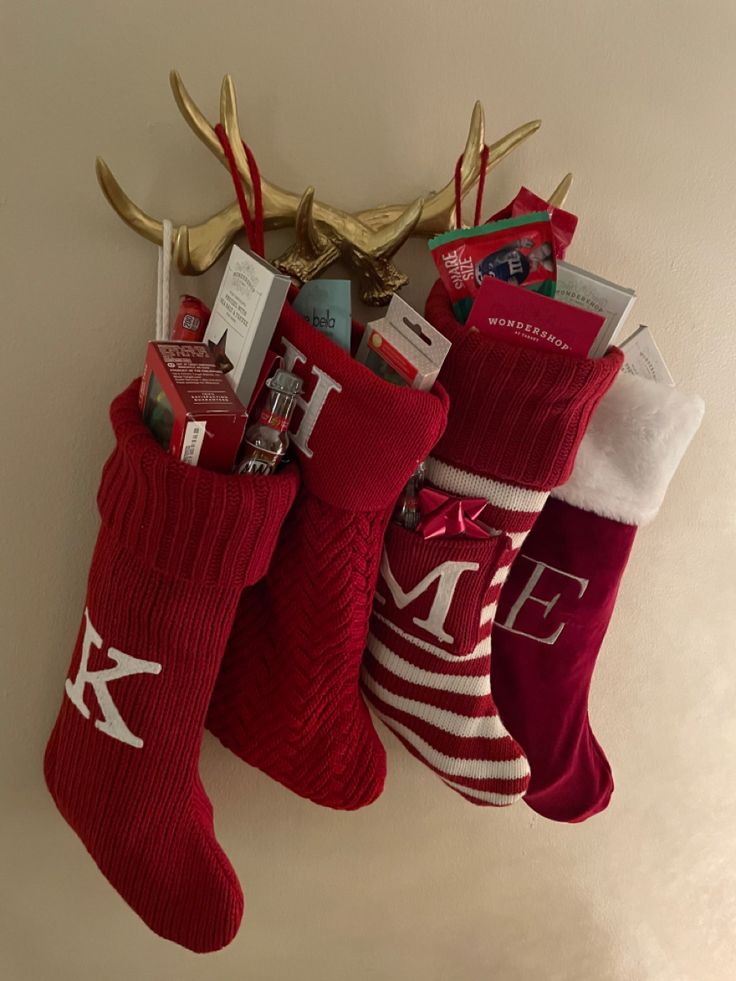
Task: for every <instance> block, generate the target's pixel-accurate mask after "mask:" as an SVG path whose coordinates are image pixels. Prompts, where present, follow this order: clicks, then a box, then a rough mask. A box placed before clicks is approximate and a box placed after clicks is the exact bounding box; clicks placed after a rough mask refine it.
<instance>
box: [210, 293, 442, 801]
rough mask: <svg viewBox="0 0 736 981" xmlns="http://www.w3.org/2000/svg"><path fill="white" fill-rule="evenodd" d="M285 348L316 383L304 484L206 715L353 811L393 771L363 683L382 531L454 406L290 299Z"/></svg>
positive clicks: (245, 611)
mask: <svg viewBox="0 0 736 981" xmlns="http://www.w3.org/2000/svg"><path fill="white" fill-rule="evenodd" d="M277 346H278V347H280V349H281V350H282V351H283V353H284V355H285V363H286V366H287V367H288V368H290V369H293V370H294V371H295V372H297V373H298V374H299V375H300V376H301V377H302V378H303V380H304V385H305V392H304V398H303V399H302V400H301V405H300V409H299V410H297V414H296V415H295V419H294V424H293V426H292V430H293V432H292V447H293V450H294V453H295V454H296V456H297V457H298V459H299V464H300V467H301V471H302V489H301V491H300V494H299V496H298V498H297V501H296V503H295V505H294V508H293V509H292V511H291V513H290V515H289V517H288V519H287V521H286V522H285V524H284V529H283V533H282V535H281V538H280V540H279V544H278V547H277V549H276V553H275V555H274V559H273V562H272V564H271V568H270V570H269V574H268V576H267V578H266V580H265V581H264V582H263V583H261V584H259V586H257V587H255V588H254V589H249V590H246V592H245V593H244V595H243V599H242V601H241V604H240V608H239V610H238V617H237V621H236V625H235V628H234V630H233V634H232V637H231V640H230V644H229V646H228V651H227V654H226V656H225V660H224V662H223V665H222V670H221V673H220V677H219V679H218V682H217V686H216V689H215V693H214V695H213V699H212V705H211V707H210V712H209V716H208V720H207V725H208V728H209V729H210V730H211V731H212V732H213V733H214V734H215V735H216V736H218V737H219V738H220V739H221V740H222V742H223V743H224V744H225V745H226V746H228V747H229V748H230V749H231V750H232V751H233V752H234V753H236V754H237V755H238V756H240V757H241V758H242V759H244V760H245V761H246V762H248V763H251V764H252V765H253V766H257V767H259V768H260V769H261V770H263V771H264V772H265V773H267V774H269V776H271V777H273V778H274V779H275V780H279V781H280V782H281V783H283V784H284V785H285V786H286V787H288V788H290V789H291V790H293V791H295V792H296V793H298V794H300V795H302V796H304V797H308V798H310V799H311V800H313V801H315V802H317V803H319V804H324V805H326V806H329V807H336V808H345V809H352V808H357V807H361V806H363V805H365V804H369V803H370V802H371V801H373V800H374V799H375V798H376V797H377V796H378V795H379V794H380V792H381V790H382V789H383V783H384V779H385V774H386V761H385V754H384V750H383V746H382V745H381V743H380V741H379V739H378V736H377V735H376V732H375V730H374V728H373V724H372V722H371V719H370V716H369V713H368V710H367V708H366V706H365V703H364V702H363V699H362V697H361V695H360V691H359V686H358V678H359V671H360V659H361V656H362V652H363V647H364V645H365V638H366V633H367V630H368V617H369V614H370V609H371V603H372V599H373V592H374V589H375V584H376V579H377V576H378V565H379V560H380V556H381V547H382V541H383V535H384V531H385V528H386V523H387V521H388V519H389V516H390V514H391V511H392V509H393V507H394V505H395V503H396V500H397V498H398V497H399V494H400V492H401V490H402V488H403V486H404V484H405V483H406V481H407V480H408V478H409V476H410V475H411V473H412V472H413V471H414V469H415V468H416V465H417V463H418V462H419V461H420V460H422V459H423V458H424V457H425V456H426V455H427V453H429V451H430V449H431V447H432V446H433V445H434V443H435V442H436V441H437V439H438V438H439V436H440V433H441V432H442V429H443V427H444V424H445V418H446V402H445V399H444V396H443V395H440V396H439V397H438V396H437V395H435V394H431V393H426V392H418V391H414V390H412V389H409V388H401V387H397V386H395V385H390V384H388V383H387V382H384V381H382V380H381V379H379V378H377V377H376V376H375V375H373V374H371V372H369V371H368V369H367V368H365V367H364V366H363V365H362V364H359V363H358V362H356V361H355V360H353V359H352V358H350V357H349V356H348V355H347V354H346V353H345V352H344V351H342V350H341V349H340V348H339V347H338V346H337V345H335V344H334V343H333V342H332V341H330V340H329V339H328V338H325V337H323V336H322V335H321V334H319V333H318V332H317V331H316V330H315V329H314V328H313V327H312V326H311V325H310V324H308V323H307V322H306V321H304V320H302V318H301V317H299V316H298V315H297V314H296V313H295V312H294V311H293V309H292V308H291V307H290V306H288V304H287V305H286V306H285V307H284V310H283V313H282V317H281V321H280V324H279V327H278V328H277ZM254 638H255V639H256V643H255V646H254V643H253V639H254Z"/></svg>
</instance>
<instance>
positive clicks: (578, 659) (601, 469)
mask: <svg viewBox="0 0 736 981" xmlns="http://www.w3.org/2000/svg"><path fill="white" fill-rule="evenodd" d="M702 414H703V403H702V401H701V399H700V398H698V397H697V396H690V395H685V394H684V393H682V392H679V391H677V390H676V389H673V388H668V387H666V386H665V385H657V384H655V383H654V382H651V381H649V380H648V379H644V378H636V377H632V376H630V375H625V374H621V375H620V376H619V377H618V378H617V380H616V382H615V383H614V385H613V387H612V388H611V390H610V392H608V393H607V395H606V396H605V397H604V399H603V401H602V402H601V404H600V406H599V408H598V410H597V412H596V414H595V416H594V417H593V420H592V422H591V424H590V428H589V429H588V432H587V433H586V435H585V438H584V439H583V442H582V444H581V446H580V452H579V453H578V457H577V461H576V463H575V469H574V470H573V473H572V477H571V478H570V480H569V481H567V483H566V484H564V485H563V486H562V487H559V488H558V489H557V490H556V491H555V492H554V494H553V497H552V499H550V500H549V501H548V502H547V504H546V505H545V507H544V510H543V511H542V514H541V515H540V517H539V520H538V521H537V523H536V524H535V526H534V528H533V529H532V532H531V534H530V535H529V537H528V538H527V540H526V542H525V543H524V548H523V550H522V553H521V555H520V556H519V557H518V558H517V559H516V561H515V562H514V565H513V568H512V570H511V574H510V576H509V579H508V581H507V583H506V585H505V586H504V589H503V593H502V596H501V602H500V605H499V616H498V619H497V621H496V624H495V626H494V628H493V691H494V693H495V696H496V702H497V704H498V708H499V711H500V712H501V715H502V716H503V720H504V723H505V724H506V725H507V726H508V728H509V730H510V731H511V732H512V733H513V734H514V736H515V738H516V739H518V740H519V742H520V743H521V745H522V746H523V747H524V750H525V752H526V754H527V757H528V758H529V765H530V766H531V771H532V776H531V782H530V784H529V790H528V791H527V794H526V797H525V801H526V803H527V804H528V805H529V806H530V807H532V808H533V809H534V810H535V811H537V812H539V813H540V814H542V815H543V816H544V817H547V818H551V819H553V820H555V821H583V820H585V819H586V818H588V817H591V816H592V815H593V814H597V813H598V812H599V811H602V810H603V809H604V808H605V807H606V805H607V804H608V801H609V799H610V797H611V793H612V791H613V778H612V776H611V768H610V767H609V765H608V760H607V759H606V756H605V754H604V752H603V750H602V749H601V747H600V745H599V743H598V741H597V740H596V738H595V736H594V735H593V732H592V730H591V727H590V722H589V719H588V691H589V689H590V683H591V679H592V676H593V669H594V668H595V664H596V660H597V657H598V652H599V650H600V647H601V644H602V642H603V638H604V637H605V634H606V630H607V629H608V624H609V621H610V619H611V615H612V613H613V609H614V604H615V602H616V596H617V593H618V588H619V584H620V582H621V577H622V576H623V574H624V571H625V569H626V564H627V562H628V559H629V553H630V551H631V547H632V545H633V543H634V538H635V536H636V531H637V527H638V526H639V525H642V524H646V523H648V522H649V521H651V520H652V519H653V518H654V517H655V515H656V514H657V511H658V510H659V506H660V504H661V503H662V500H663V498H664V495H665V492H666V490H667V486H668V484H669V482H670V480H671V478H672V476H673V474H674V473H675V470H676V469H677V466H678V464H679V462H680V460H681V458H682V455H683V453H684V452H685V450H686V449H687V447H688V444H689V443H690V440H691V439H692V437H693V435H694V433H695V431H696V430H697V428H698V426H699V425H700V419H701V417H702Z"/></svg>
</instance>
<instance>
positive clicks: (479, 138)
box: [453, 99, 486, 203]
mask: <svg viewBox="0 0 736 981" xmlns="http://www.w3.org/2000/svg"><path fill="white" fill-rule="evenodd" d="M485 133H486V118H485V113H484V112H483V106H482V105H481V102H480V99H478V100H477V101H476V103H475V105H474V106H473V112H472V115H471V117H470V129H469V130H468V138H467V140H466V141H465V149H464V150H463V157H462V161H463V162H462V165H461V167H460V187H461V191H460V193H461V195H462V196H463V197H465V195H466V194H467V193H468V191H469V190H470V189H471V187H473V185H474V184H475V182H476V181H477V180H478V178H479V177H480V155H481V151H482V150H483V144H484V143H485ZM454 192H455V184H454V180H453V199H454ZM453 203H454V201H453Z"/></svg>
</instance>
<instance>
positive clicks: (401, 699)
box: [362, 284, 622, 805]
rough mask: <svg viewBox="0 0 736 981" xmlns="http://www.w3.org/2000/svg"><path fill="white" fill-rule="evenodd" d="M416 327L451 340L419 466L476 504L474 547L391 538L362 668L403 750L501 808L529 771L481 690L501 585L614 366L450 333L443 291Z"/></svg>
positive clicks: (615, 358) (469, 795)
mask: <svg viewBox="0 0 736 981" xmlns="http://www.w3.org/2000/svg"><path fill="white" fill-rule="evenodd" d="M426 313H427V318H428V319H429V320H430V321H431V322H432V323H433V324H435V326H437V327H438V328H439V329H440V330H442V332H443V333H445V334H446V335H447V336H448V337H450V339H451V340H452V341H453V346H452V349H451V350H450V353H449V355H448V357H447V360H446V361H445V365H444V367H443V369H442V372H441V375H440V381H441V382H442V384H443V386H444V387H445V389H446V390H447V392H448V394H449V396H450V413H449V420H448V426H447V429H446V430H445V433H444V435H443V437H442V438H441V440H440V442H439V443H438V444H437V446H436V448H435V449H434V451H433V453H432V456H431V457H430V459H429V461H428V462H427V479H428V482H429V483H430V484H431V485H433V486H434V487H437V488H439V489H440V490H442V491H445V492H446V493H448V494H452V495H455V496H458V497H472V498H480V497H482V498H485V499H486V500H487V501H488V505H487V507H486V509H485V510H484V512H483V522H484V523H485V524H486V525H490V526H491V527H492V528H493V529H494V531H495V532H496V534H494V535H492V537H490V538H485V539H468V538H449V537H437V538H429V539H424V538H423V537H422V535H421V533H418V532H415V531H409V530H407V529H405V528H403V527H401V526H399V525H397V524H392V525H391V526H390V527H389V531H388V534H387V536H386V541H385V551H384V556H383V560H382V565H381V574H380V577H379V582H378V587H377V590H376V599H375V602H374V608H373V616H372V619H371V630H370V634H369V637H368V646H367V650H366V653H365V656H364V661H363V670H362V686H363V691H364V694H365V696H366V698H367V699H368V701H369V702H370V704H371V706H372V707H373V709H374V711H375V712H376V714H377V715H378V716H379V718H380V719H382V721H383V722H385V723H386V725H387V726H388V727H389V728H390V729H391V730H392V731H393V732H394V733H395V734H396V735H397V736H398V738H399V739H400V740H401V741H402V742H403V743H404V745H405V746H406V747H407V749H408V750H409V751H410V752H411V753H412V754H413V755H414V756H416V757H417V758H419V759H420V760H422V761H423V762H424V763H426V764H427V765H428V766H429V767H430V768H431V769H432V770H434V771H435V772H436V773H437V774H439V776H440V777H441V778H442V779H443V780H444V781H445V783H447V785H448V786H449V787H451V788H452V789H453V790H456V791H457V792H458V793H460V794H462V795H463V796H464V797H465V798H466V799H467V800H469V801H471V802H472V803H474V804H485V805H488V804H491V805H504V804H511V803H513V802H514V801H515V800H517V799H518V798H519V797H521V796H522V795H523V794H524V791H525V790H526V787H527V785H528V783H529V766H528V763H527V760H526V757H525V755H524V752H523V750H522V748H521V747H520V746H519V745H518V743H516V742H515V741H514V740H513V739H512V737H511V736H510V735H509V734H508V732H507V730H506V729H505V727H504V725H503V723H502V721H501V719H500V718H499V715H498V711H497V709H496V705H495V703H494V700H493V695H492V692H491V630H492V627H493V619H494V615H495V612H496V606H497V603H498V597H499V594H500V592H501V587H502V586H503V583H504V582H505V580H506V577H507V575H508V572H509V568H510V566H511V563H512V562H513V560H514V557H515V555H516V554H517V553H518V551H519V549H520V548H521V545H522V543H523V541H524V538H525V537H526V535H527V533H528V532H529V531H530V529H531V528H532V526H533V524H534V522H535V520H536V518H537V515H538V514H539V512H540V511H541V510H542V507H543V506H544V503H545V501H546V499H547V496H548V494H549V492H550V491H551V490H552V489H553V488H554V487H557V486H559V485H560V484H562V483H564V482H565V480H567V478H568V477H569V475H570V472H571V470H572V466H573V463H574V460H575V454H576V452H577V448H578V445H579V443H580V440H581V439H582V436H583V434H584V432H585V429H586V427H587V425H588V422H589V420H590V418H591V415H592V413H593V411H594V410H595V408H596V406H597V405H598V402H599V401H600V399H601V398H602V397H603V395H604V394H605V392H606V391H607V390H608V388H609V387H610V385H611V384H612V383H613V380H614V378H615V377H616V374H617V373H618V370H619V368H620V365H621V361H622V356H621V353H620V352H619V351H617V350H613V351H611V352H610V353H609V354H608V355H606V356H605V357H603V358H599V359H584V358H575V357H571V356H569V355H563V354H557V353H554V352H553V353H547V352H543V351H536V350H533V349H530V348H526V347H521V346H518V345H511V344H504V343H500V342H498V341H495V340H493V339H492V338H489V337H486V336H483V335H482V334H480V333H478V332H477V331H473V330H469V329H467V328H464V327H462V326H461V325H459V324H458V323H457V322H456V321H455V319H454V317H453V315H452V311H451V307H450V301H449V298H448V296H447V293H446V292H445V290H444V288H443V287H442V286H441V284H437V285H436V286H435V287H434V288H433V290H432V292H431V293H430V296H429V299H428V301H427V310H426Z"/></svg>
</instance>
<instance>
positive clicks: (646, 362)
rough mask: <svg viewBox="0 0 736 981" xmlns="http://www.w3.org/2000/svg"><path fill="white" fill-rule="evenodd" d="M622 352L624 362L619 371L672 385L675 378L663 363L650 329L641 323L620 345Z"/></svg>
mask: <svg viewBox="0 0 736 981" xmlns="http://www.w3.org/2000/svg"><path fill="white" fill-rule="evenodd" d="M621 350H622V351H623V352H624V363H623V366H622V368H621V371H625V372H626V374H627V375H639V376H640V377H641V378H649V379H650V380H651V381H653V382H659V383H660V384H662V385H669V386H670V387H674V384H675V380H674V378H673V377H672V375H671V374H670V371H669V368H668V367H667V365H666V364H665V360H664V358H663V357H662V353H661V351H660V350H659V348H658V347H657V345H656V343H655V340H654V337H653V335H652V332H651V330H650V329H649V328H648V327H645V326H644V325H643V324H642V326H641V327H639V329H638V330H635V331H634V333H633V334H632V335H631V337H627V338H626V340H625V341H624V342H623V344H622V345H621Z"/></svg>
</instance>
